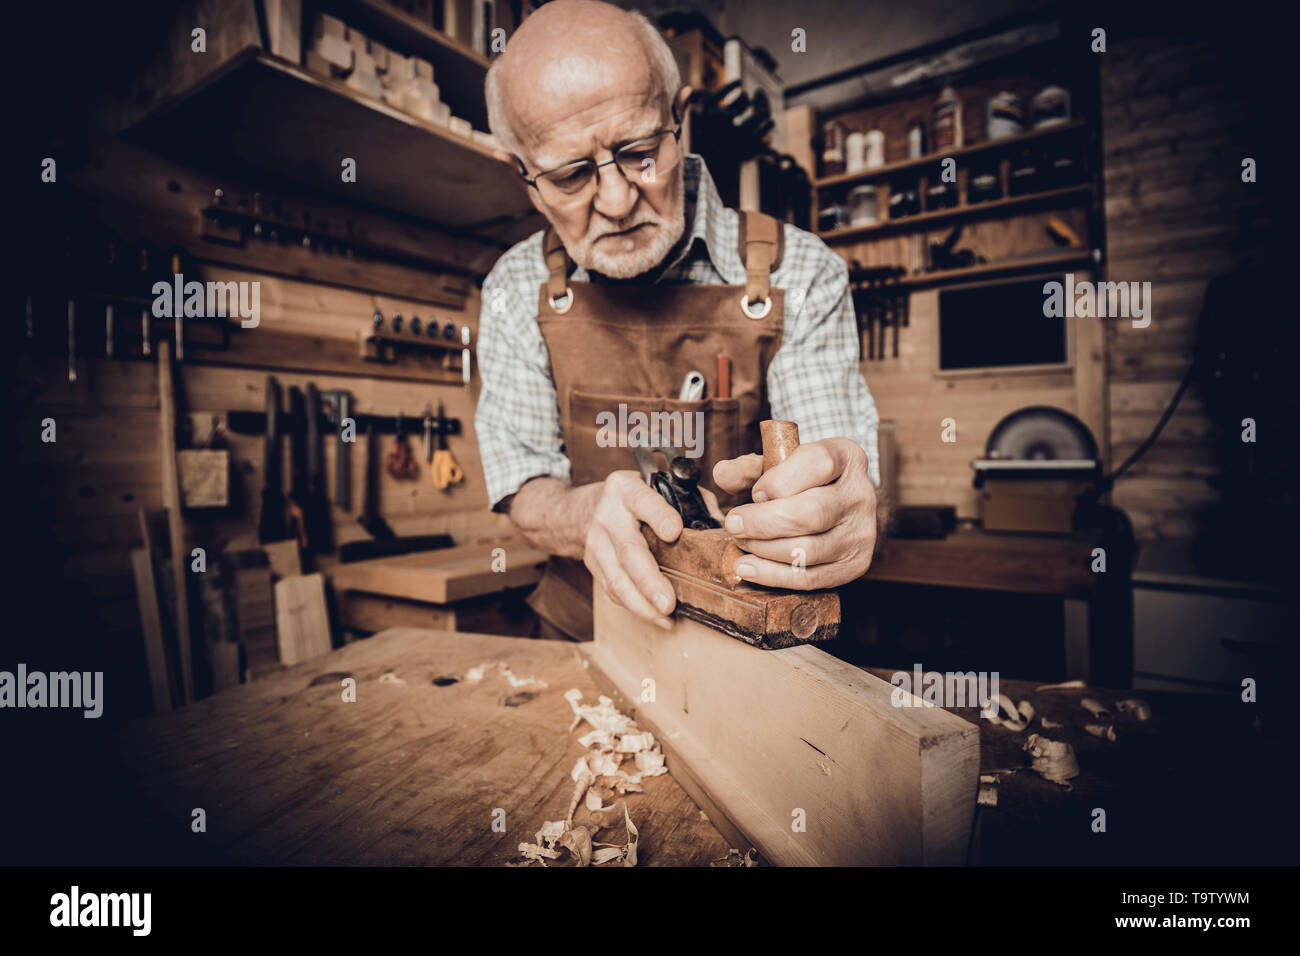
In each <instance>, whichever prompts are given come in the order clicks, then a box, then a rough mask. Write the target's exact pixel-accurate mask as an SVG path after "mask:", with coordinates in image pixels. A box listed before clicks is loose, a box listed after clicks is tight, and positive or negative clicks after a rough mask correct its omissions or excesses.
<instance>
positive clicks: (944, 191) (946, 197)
mask: <svg viewBox="0 0 1300 956" xmlns="http://www.w3.org/2000/svg"><path fill="white" fill-rule="evenodd" d="M956 205H957V184H956V183H946V182H944V181H943V180H942V179H941V180H939V181H938V182H934V183H927V184H926V187H925V211H926V212H936V211H937V210H940V209H951V208H953V207H954V206H956Z"/></svg>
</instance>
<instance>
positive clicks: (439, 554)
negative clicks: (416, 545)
mask: <svg viewBox="0 0 1300 956" xmlns="http://www.w3.org/2000/svg"><path fill="white" fill-rule="evenodd" d="M497 547H503V548H504V549H505V570H504V571H494V570H493V569H492V564H493V557H492V553H493V551H494V550H496V548H497ZM546 558H547V555H546V552H544V551H538V550H537V549H536V548H531V547H528V546H526V545H521V544H502V545H495V546H494V545H471V546H462V547H457V548H444V549H441V550H438V551H424V552H417V553H416V554H401V555H396V556H394V557H391V558H375V559H374V560H373V561H356V562H354V563H352V564H340V565H338V566H337V567H335V568H333V569H332V570H331V572H330V580H331V583H332V584H333V585H334V589H335V590H336V591H345V590H352V591H367V592H369V593H371V594H383V595H386V596H388V597H400V598H406V599H407V600H411V601H427V602H429V603H432V604H449V603H451V602H452V601H459V600H462V599H464V598H469V597H477V596H478V595H481V594H491V593H493V592H495V591H504V590H506V589H507V588H515V587H522V586H524V585H528V584H535V583H537V581H539V580H540V579H541V573H542V568H543V566H544V565H545V564H546Z"/></svg>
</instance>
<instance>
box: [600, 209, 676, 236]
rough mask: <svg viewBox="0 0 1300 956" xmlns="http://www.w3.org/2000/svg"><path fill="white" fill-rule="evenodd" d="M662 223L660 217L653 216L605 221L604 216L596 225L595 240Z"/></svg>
mask: <svg viewBox="0 0 1300 956" xmlns="http://www.w3.org/2000/svg"><path fill="white" fill-rule="evenodd" d="M662 223H663V220H662V219H661V218H660V217H659V216H656V215H653V214H649V215H645V214H643V215H639V216H629V217H628V218H627V219H605V218H604V217H603V216H602V217H601V218H600V220H599V221H597V222H596V223H594V229H593V233H594V236H593V238H594V239H602V238H604V237H605V236H608V235H612V234H614V233H619V232H626V231H627V230H629V229H633V228H635V227H636V226H646V225H649V226H658V225H661V224H662Z"/></svg>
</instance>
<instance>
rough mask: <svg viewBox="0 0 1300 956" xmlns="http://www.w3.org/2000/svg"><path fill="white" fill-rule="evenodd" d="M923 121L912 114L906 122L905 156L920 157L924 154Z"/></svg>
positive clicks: (909, 157) (910, 157)
mask: <svg viewBox="0 0 1300 956" xmlns="http://www.w3.org/2000/svg"><path fill="white" fill-rule="evenodd" d="M925 147H926V141H925V121H924V120H922V119H921V117H919V116H914V117H912V119H910V120H908V123H907V158H908V159H920V158H921V157H922V156H924V155H925Z"/></svg>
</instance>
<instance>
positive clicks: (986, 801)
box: [976, 783, 998, 807]
mask: <svg viewBox="0 0 1300 956" xmlns="http://www.w3.org/2000/svg"><path fill="white" fill-rule="evenodd" d="M976 802H977V803H978V804H979V805H980V806H981V807H996V806H997V805H998V785H997V784H996V783H981V784H980V792H979V796H978V797H977V798H976Z"/></svg>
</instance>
